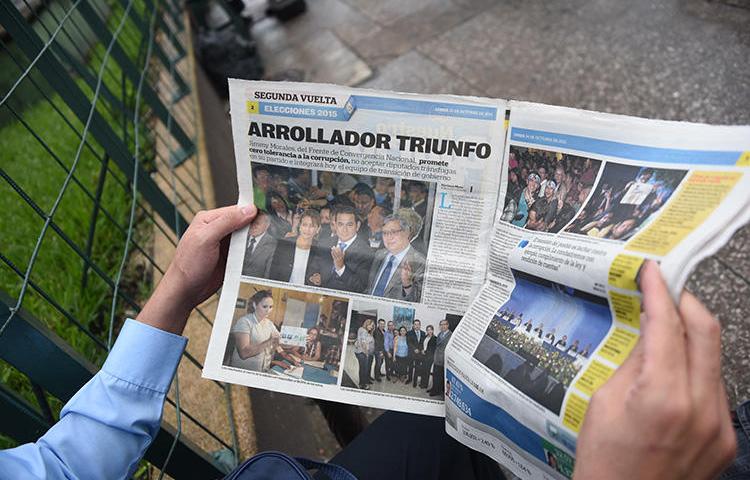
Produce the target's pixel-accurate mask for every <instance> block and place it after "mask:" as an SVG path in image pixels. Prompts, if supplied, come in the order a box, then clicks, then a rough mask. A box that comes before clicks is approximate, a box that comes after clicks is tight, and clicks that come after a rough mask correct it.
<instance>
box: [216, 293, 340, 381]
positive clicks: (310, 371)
mask: <svg viewBox="0 0 750 480" xmlns="http://www.w3.org/2000/svg"><path fill="white" fill-rule="evenodd" d="M348 308H349V300H348V299H345V298H338V297H333V296H329V295H318V294H315V293H307V292H300V291H296V290H290V289H284V288H274V287H267V286H264V285H257V284H253V283H242V284H240V292H239V295H238V297H237V303H236V305H235V310H234V319H233V321H232V328H231V330H230V333H229V338H228V340H227V346H226V350H225V352H224V362H223V364H224V365H228V366H230V367H236V368H241V369H244V370H250V371H254V372H263V373H270V374H275V375H279V376H286V377H289V378H296V379H302V380H306V381H308V382H315V383H322V384H330V385H335V384H336V383H337V381H338V377H339V367H340V363H341V352H342V348H343V343H344V342H343V339H344V327H345V324H346V315H347V311H348Z"/></svg>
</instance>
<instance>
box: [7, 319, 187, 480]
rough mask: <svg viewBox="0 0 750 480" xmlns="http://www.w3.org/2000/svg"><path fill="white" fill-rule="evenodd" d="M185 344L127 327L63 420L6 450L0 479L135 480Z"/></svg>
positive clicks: (166, 335) (68, 406) (165, 335)
mask: <svg viewBox="0 0 750 480" xmlns="http://www.w3.org/2000/svg"><path fill="white" fill-rule="evenodd" d="M185 344H186V339H184V338H181V337H178V336H176V335H172V334H169V333H166V332H162V331H158V330H155V329H153V328H151V327H149V326H145V325H139V324H138V323H137V322H133V321H129V322H127V323H126V324H125V327H123V329H122V331H121V333H120V337H119V338H118V340H117V342H116V343H115V346H114V347H113V349H112V351H111V352H110V355H109V357H108V358H107V361H106V362H105V364H104V366H103V367H102V369H101V371H100V372H99V373H97V374H96V375H94V377H93V378H92V379H91V380H89V382H88V383H87V384H86V385H84V386H83V388H81V390H79V391H78V393H76V394H75V395H74V396H73V398H71V399H70V401H69V402H68V403H67V404H66V405H65V407H64V408H63V410H62V412H61V414H60V421H59V422H57V423H56V424H55V425H54V426H53V427H52V428H50V430H49V431H48V432H47V433H46V434H45V435H44V436H43V437H42V438H40V439H39V440H38V441H37V442H36V443H30V444H26V445H23V446H21V447H18V448H15V449H11V450H7V451H3V452H0V477H2V478H53V479H54V478H127V477H129V476H130V475H131V474H132V473H133V470H134V469H135V467H136V466H137V463H138V461H139V460H140V458H141V456H142V455H143V453H144V452H145V450H146V448H147V447H148V445H149V444H150V443H151V441H152V440H153V438H154V437H155V436H156V433H157V432H158V429H159V423H160V421H161V414H162V408H163V405H164V398H165V396H166V392H167V391H168V389H169V385H170V383H171V381H172V377H173V376H174V373H175V371H176V368H177V364H178V363H179V360H180V356H181V354H182V352H183V350H184V348H185ZM84 452H85V455H84V454H83V453H84ZM4 475H7V477H5V476H4Z"/></svg>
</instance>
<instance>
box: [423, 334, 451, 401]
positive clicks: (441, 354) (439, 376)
mask: <svg viewBox="0 0 750 480" xmlns="http://www.w3.org/2000/svg"><path fill="white" fill-rule="evenodd" d="M449 327H450V325H449V324H448V320H440V332H438V334H437V339H436V341H435V359H434V367H433V369H432V388H431V389H430V390H428V392H429V394H430V396H431V397H442V396H443V393H444V391H445V390H444V389H445V347H446V345H448V340H450V339H451V331H450V328H449Z"/></svg>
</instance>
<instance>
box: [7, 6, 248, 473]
mask: <svg viewBox="0 0 750 480" xmlns="http://www.w3.org/2000/svg"><path fill="white" fill-rule="evenodd" d="M178 1H179V0H58V1H55V0H0V25H1V26H2V28H3V31H2V32H0V44H1V45H2V50H1V51H0V89H1V90H2V95H3V96H2V99H1V100H0V177H1V180H0V212H2V214H1V215H0V239H1V240H0V380H2V383H0V418H2V419H3V421H2V422H0V434H2V437H0V443H2V445H3V446H10V445H13V444H14V443H22V442H27V441H33V440H36V438H38V437H39V435H41V434H42V433H43V432H44V431H45V430H46V429H47V428H49V426H50V425H51V424H52V423H54V421H55V420H56V418H57V415H58V413H59V409H60V407H61V405H62V404H63V403H64V402H66V401H67V400H68V399H69V398H70V397H71V396H72V395H73V394H74V393H75V392H76V391H77V390H78V389H79V388H80V387H81V386H82V385H83V384H84V383H85V382H86V381H87V380H88V379H89V378H91V376H92V375H93V374H94V373H95V372H96V370H97V369H98V367H99V366H100V365H101V363H102V362H103V360H104V358H105V357H106V354H107V351H108V350H109V348H110V347H111V345H112V343H113V341H114V339H115V338H116V336H117V332H118V331H119V328H120V327H121V325H122V322H123V320H124V318H125V317H126V316H135V315H136V314H137V313H138V311H139V309H140V307H141V305H142V304H143V303H144V301H145V300H146V299H147V297H148V294H149V293H150V291H151V288H152V286H153V280H154V277H159V276H160V275H161V274H162V273H163V272H164V270H165V268H166V265H165V264H164V261H162V260H158V259H159V258H163V257H164V255H160V254H159V253H161V252H159V251H158V249H159V248H163V247H161V246H160V245H162V244H164V243H165V242H166V244H167V245H168V246H169V248H174V245H176V242H177V239H178V238H179V236H180V234H181V233H182V231H183V230H184V228H185V226H186V225H187V222H188V221H189V219H190V218H192V216H193V215H194V214H195V213H196V211H197V210H199V209H201V208H205V203H206V202H205V199H204V192H203V187H202V182H201V172H200V162H199V159H198V156H197V155H196V135H197V132H196V131H195V128H196V127H195V125H196V103H195V96H194V94H193V93H194V92H192V91H191V86H190V82H189V81H188V80H186V78H185V77H186V75H185V68H184V67H181V65H183V64H184V62H183V59H184V57H185V55H187V49H186V47H185V43H186V41H187V40H186V39H188V35H187V34H186V30H185V29H186V26H185V25H184V21H183V17H182V5H180V4H179V3H178ZM157 238H158V240H157ZM198 314H199V315H200V317H201V319H202V320H201V321H203V322H206V323H207V324H210V323H211V322H210V319H209V317H208V316H207V315H206V314H205V313H204V312H203V311H199V312H198ZM184 362H188V364H189V365H191V368H196V369H199V368H202V366H201V364H200V362H199V361H198V360H197V359H196V358H195V357H193V356H192V355H190V354H189V353H187V352H186V353H185V357H184ZM184 362H183V363H184ZM215 385H216V386H217V387H218V388H220V389H222V390H224V393H225V394H226V395H224V398H227V399H228V398H229V395H228V392H229V390H228V389H229V387H228V386H226V385H224V384H220V383H218V382H215ZM167 401H168V403H169V405H172V406H173V407H174V409H175V418H176V427H175V428H173V427H171V426H170V425H168V424H167V423H163V425H162V428H161V430H160V431H159V434H158V436H157V438H156V440H155V442H154V443H153V445H152V446H151V448H150V449H149V450H148V452H147V453H146V455H145V459H146V460H147V461H148V462H150V464H151V465H152V466H153V467H148V466H144V467H143V468H142V469H141V470H140V471H139V472H138V474H137V476H140V477H149V476H150V475H151V473H152V472H153V471H154V470H160V471H161V472H160V476H161V475H163V474H164V473H166V474H168V475H170V476H172V477H175V478H185V477H190V478H194V477H199V478H215V477H218V476H220V475H221V474H222V473H221V469H220V468H219V467H218V465H217V463H216V462H215V461H214V460H213V459H212V458H211V456H210V455H209V454H208V453H207V451H206V450H209V448H206V447H204V448H203V449H202V448H199V447H198V446H197V445H196V444H195V443H194V442H192V441H191V440H190V439H188V438H186V435H184V434H183V426H184V425H185V424H186V423H190V424H191V425H192V426H194V427H195V428H197V429H198V430H200V431H202V432H203V433H204V434H205V436H206V437H207V438H209V439H210V441H211V442H212V444H211V445H212V446H211V448H210V450H220V449H226V450H228V451H230V452H233V454H234V458H235V461H236V458H237V452H238V445H237V436H236V435H235V434H234V432H235V430H234V420H233V415H232V410H231V403H230V402H229V401H228V400H227V401H226V402H225V403H224V405H221V408H224V409H226V418H225V421H226V422H227V423H228V427H229V430H230V431H231V432H232V434H231V435H229V437H230V438H225V437H226V435H221V434H219V433H217V432H215V431H213V430H212V429H211V428H209V427H208V426H206V425H205V424H204V422H203V421H202V420H201V418H198V416H197V415H193V413H191V412H190V411H188V410H186V409H185V408H182V405H181V404H180V394H179V375H178V377H177V378H176V379H175V382H174V384H173V391H172V393H171V394H170V396H169V397H168V400H167ZM215 407H219V405H216V406H215ZM204 443H205V442H204Z"/></svg>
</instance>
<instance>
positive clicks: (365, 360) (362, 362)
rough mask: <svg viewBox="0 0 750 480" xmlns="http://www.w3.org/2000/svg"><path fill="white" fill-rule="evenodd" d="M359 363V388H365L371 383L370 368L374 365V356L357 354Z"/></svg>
mask: <svg viewBox="0 0 750 480" xmlns="http://www.w3.org/2000/svg"><path fill="white" fill-rule="evenodd" d="M354 356H355V357H357V362H358V363H359V388H364V387H365V386H367V385H368V384H369V383H370V366H371V365H372V363H371V362H372V355H366V354H364V353H355V354H354Z"/></svg>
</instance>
